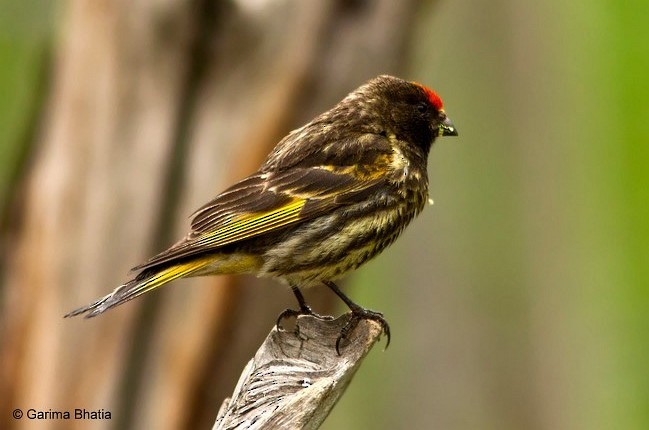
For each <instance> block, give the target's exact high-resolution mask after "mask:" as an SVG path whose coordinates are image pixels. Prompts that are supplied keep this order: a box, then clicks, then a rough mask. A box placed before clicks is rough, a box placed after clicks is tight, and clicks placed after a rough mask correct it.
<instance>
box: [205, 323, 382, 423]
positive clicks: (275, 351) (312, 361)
mask: <svg viewBox="0 0 649 430" xmlns="http://www.w3.org/2000/svg"><path fill="white" fill-rule="evenodd" d="M348 319H349V314H345V315H343V316H341V317H339V318H337V319H335V320H322V319H318V318H315V317H313V316H300V317H298V319H297V321H296V325H295V329H294V330H289V331H284V330H278V329H277V327H275V328H273V329H272V330H271V332H270V334H269V335H268V337H267V338H266V340H265V341H264V343H263V344H262V345H261V347H260V348H259V350H258V351H257V353H256V354H255V356H254V358H253V359H252V360H250V361H249V362H248V364H247V365H246V367H245V368H244V370H243V372H242V374H241V377H240V378H239V382H238V383H237V386H236V388H235V389H234V393H233V394H232V397H231V398H228V399H225V401H224V402H223V404H222V405H221V409H220V410H219V413H218V416H217V418H216V422H215V423H214V427H213V428H212V430H221V429H244V428H245V429H275V428H281V429H317V428H318V427H320V425H321V424H322V422H323V421H324V420H325V418H326V417H327V415H329V412H330V411H331V409H332V408H333V406H334V405H335V404H336V402H337V401H338V399H339V398H340V396H342V394H343V392H344V391H345V388H347V385H348V384H349V382H350V381H351V379H352V377H353V376H354V373H355V372H356V370H357V369H358V367H359V366H360V364H361V361H362V359H363V358H364V357H365V356H366V355H367V353H368V352H369V350H370V349H371V348H372V346H373V345H374V343H376V342H377V341H378V340H379V337H380V335H381V326H380V325H379V324H378V323H376V322H374V321H370V320H363V321H361V322H360V323H359V324H358V326H356V328H355V329H354V330H353V331H352V332H351V333H350V335H349V336H348V340H347V341H343V342H342V343H341V347H340V353H341V355H338V354H337V353H336V339H337V338H338V335H339V334H340V330H341V329H342V327H343V326H344V325H345V323H346V322H347V321H348Z"/></svg>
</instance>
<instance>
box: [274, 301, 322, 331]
mask: <svg viewBox="0 0 649 430" xmlns="http://www.w3.org/2000/svg"><path fill="white" fill-rule="evenodd" d="M300 315H311V316H313V317H316V318H318V319H320V320H323V321H331V320H333V319H334V317H332V316H329V315H319V314H316V313H315V312H313V310H312V309H311V308H310V307H309V306H300V309H284V310H283V311H282V313H281V314H279V316H278V317H277V322H276V323H275V325H276V326H277V328H278V329H279V330H282V331H283V330H284V327H282V321H283V320H285V319H287V318H297V317H299V316H300Z"/></svg>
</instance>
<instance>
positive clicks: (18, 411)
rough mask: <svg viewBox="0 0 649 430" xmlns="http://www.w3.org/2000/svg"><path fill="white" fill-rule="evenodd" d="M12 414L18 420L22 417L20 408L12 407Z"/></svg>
mask: <svg viewBox="0 0 649 430" xmlns="http://www.w3.org/2000/svg"><path fill="white" fill-rule="evenodd" d="M13 416H14V418H15V419H17V420H19V419H21V418H22V417H23V411H21V410H20V409H14V412H13Z"/></svg>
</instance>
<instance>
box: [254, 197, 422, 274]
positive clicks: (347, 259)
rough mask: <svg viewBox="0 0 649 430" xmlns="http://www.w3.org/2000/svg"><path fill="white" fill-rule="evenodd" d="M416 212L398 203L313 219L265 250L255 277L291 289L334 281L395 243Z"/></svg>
mask: <svg viewBox="0 0 649 430" xmlns="http://www.w3.org/2000/svg"><path fill="white" fill-rule="evenodd" d="M417 212H418V210H417V207H412V205H406V204H403V205H397V206H393V207H391V208H383V209H380V210H374V211H370V212H368V211H362V212H361V213H351V212H347V213H342V214H340V213H338V214H332V215H329V216H325V217H320V218H317V219H315V220H313V221H310V222H307V223H305V224H303V225H301V226H300V227H299V228H297V229H296V230H294V231H293V232H291V234H290V235H287V237H286V238H285V239H283V240H282V241H280V242H279V243H277V244H276V245H275V246H273V247H272V248H270V249H269V250H268V251H267V252H266V253H265V254H264V264H263V266H262V269H261V271H260V272H259V275H260V276H272V277H280V278H284V279H286V280H288V281H289V282H291V283H294V284H304V283H310V282H317V281H321V280H331V279H336V278H338V277H340V276H342V275H344V274H345V273H347V272H349V271H350V270H353V269H356V268H357V267H358V266H360V265H361V264H363V263H364V262H366V261H367V260H369V259H370V258H372V257H374V256H376V255H377V254H379V253H380V252H381V251H383V250H384V249H385V248H386V247H387V246H388V245H390V244H391V243H392V242H394V241H395V240H396V238H397V237H398V236H399V234H400V233H401V232H402V231H403V229H404V228H405V227H406V226H407V225H408V223H409V222H410V221H411V220H412V219H413V218H414V216H415V215H416V213H417Z"/></svg>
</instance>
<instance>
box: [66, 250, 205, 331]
mask: <svg viewBox="0 0 649 430" xmlns="http://www.w3.org/2000/svg"><path fill="white" fill-rule="evenodd" d="M210 261H211V260H210V259H209V258H205V259H200V260H195V261H189V262H186V263H181V264H176V265H174V266H171V267H167V268H164V269H162V270H159V271H156V272H153V273H150V272H148V271H145V272H142V273H140V274H139V275H138V276H136V277H135V278H134V279H132V280H130V281H128V282H127V283H125V284H123V285H120V286H119V287H117V288H115V290H114V291H113V292H112V293H110V294H108V295H107V296H104V297H102V298H100V299H99V300H97V301H96V302H93V303H91V304H89V305H88V306H83V307H81V308H78V309H75V310H73V311H72V312H70V313H68V314H66V315H65V318H68V317H74V316H77V315H81V314H86V315H85V318H92V317H95V316H97V315H99V314H100V313H102V312H105V311H107V310H108V309H110V308H114V307H115V306H118V305H121V304H122V303H126V302H128V301H129V300H133V299H134V298H136V297H139V296H141V295H142V294H144V293H148V292H149V291H151V290H155V289H156V288H158V287H161V286H162V285H164V284H166V283H167V282H171V281H173V280H174V279H178V278H181V277H183V276H190V275H191V274H193V273H195V272H196V271H198V270H200V269H202V268H204V267H205V266H207V265H208V264H209V263H210Z"/></svg>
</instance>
